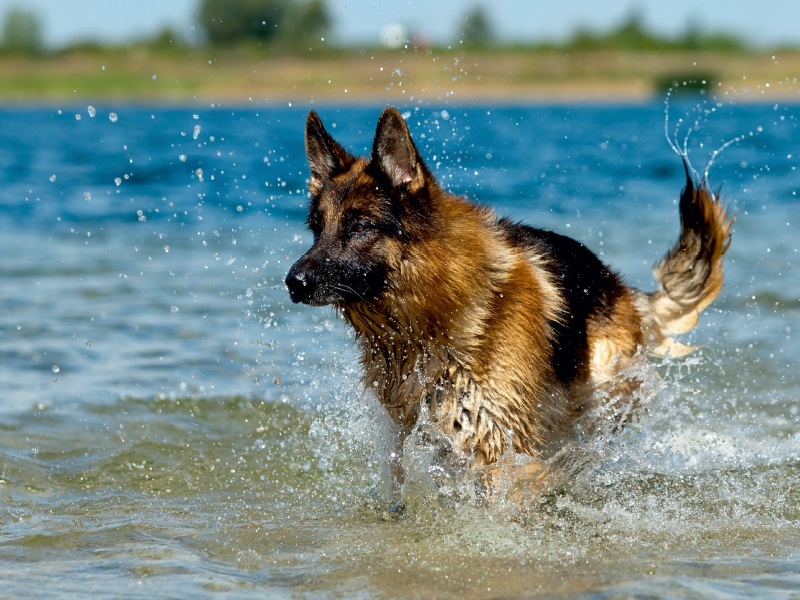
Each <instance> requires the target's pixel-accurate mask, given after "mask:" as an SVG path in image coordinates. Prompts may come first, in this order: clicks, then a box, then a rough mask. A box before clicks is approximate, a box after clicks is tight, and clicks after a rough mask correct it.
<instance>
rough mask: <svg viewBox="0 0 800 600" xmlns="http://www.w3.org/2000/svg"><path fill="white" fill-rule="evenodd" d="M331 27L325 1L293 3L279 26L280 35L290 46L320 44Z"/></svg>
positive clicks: (315, 0)
mask: <svg viewBox="0 0 800 600" xmlns="http://www.w3.org/2000/svg"><path fill="white" fill-rule="evenodd" d="M330 27H331V18H330V16H329V15H328V11H327V9H326V8H325V2H323V0H310V1H309V2H291V3H290V4H289V8H288V9H287V10H286V16H285V17H284V19H283V21H282V22H281V24H280V25H278V34H279V36H280V38H281V40H283V41H284V42H285V43H287V44H289V45H295V44H298V43H301V42H302V43H304V45H306V43H315V42H319V41H320V38H322V37H324V36H325V34H326V33H327V32H328V30H329V29H330Z"/></svg>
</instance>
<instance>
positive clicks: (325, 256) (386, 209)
mask: <svg viewBox="0 0 800 600" xmlns="http://www.w3.org/2000/svg"><path fill="white" fill-rule="evenodd" d="M305 143H306V154H307V155H308V163H309V166H310V167H311V177H310V179H309V185H308V189H309V192H310V194H311V204H310V207H309V211H308V220H307V224H308V227H309V229H311V232H312V233H313V234H314V245H313V246H312V247H311V249H310V250H309V251H308V252H306V254H304V255H303V256H302V257H301V258H300V260H298V261H297V262H296V263H295V264H294V265H293V266H292V268H291V270H290V271H289V274H288V275H287V277H286V285H287V287H288V288H289V295H290V296H291V299H292V301H293V302H303V303H305V304H313V305H323V304H334V305H337V306H344V305H347V304H350V303H353V302H358V301H370V300H374V299H375V298H377V297H379V296H380V295H381V294H382V293H383V292H384V291H385V290H386V288H387V287H388V286H389V285H390V281H391V280H392V274H393V271H395V270H396V269H397V268H399V264H400V262H401V260H402V257H403V256H404V252H405V251H407V250H408V248H409V244H413V243H415V242H418V241H419V240H421V239H424V237H425V236H426V235H428V234H429V233H430V230H431V228H433V227H435V222H433V221H435V220H434V219H432V216H433V215H432V211H433V206H432V194H433V193H434V192H435V191H436V189H437V188H436V183H435V181H434V180H433V177H432V176H431V174H430V172H429V171H428V169H427V168H426V167H425V164H424V163H423V161H422V159H421V158H420V156H419V153H418V152H417V148H416V146H414V142H413V141H412V140H411V135H410V134H409V132H408V127H406V124H405V121H403V118H402V117H401V116H400V113H399V112H397V110H396V109H394V108H387V109H386V110H384V111H383V113H382V114H381V117H380V119H379V120H378V126H377V129H376V131H375V141H374V142H373V146H372V154H371V156H370V158H369V160H367V159H365V158H356V157H354V156H352V155H351V154H350V153H348V152H347V151H346V150H345V149H344V148H343V147H342V146H341V145H340V144H338V143H337V142H336V141H335V140H334V139H333V138H332V137H331V136H330V135H329V134H328V132H327V131H326V130H325V127H324V126H323V125H322V121H321V120H320V118H319V116H317V113H315V112H314V111H311V112H310V113H309V114H308V119H307V120H306V137H305Z"/></svg>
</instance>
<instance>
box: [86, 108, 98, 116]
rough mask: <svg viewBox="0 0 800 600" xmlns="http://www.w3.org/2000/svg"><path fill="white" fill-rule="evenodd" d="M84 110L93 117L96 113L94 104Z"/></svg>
mask: <svg viewBox="0 0 800 600" xmlns="http://www.w3.org/2000/svg"><path fill="white" fill-rule="evenodd" d="M86 112H88V113H89V116H90V117H94V116H95V115H96V114H97V111H96V110H95V109H94V106H90V107H89V108H87V109H86Z"/></svg>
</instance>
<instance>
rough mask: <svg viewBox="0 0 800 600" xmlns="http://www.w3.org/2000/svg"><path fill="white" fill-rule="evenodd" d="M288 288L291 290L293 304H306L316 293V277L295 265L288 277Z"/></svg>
mask: <svg viewBox="0 0 800 600" xmlns="http://www.w3.org/2000/svg"><path fill="white" fill-rule="evenodd" d="M286 287H287V288H289V297H290V298H291V299H292V302H304V301H305V300H307V299H308V298H310V297H311V294H312V293H313V291H314V275H313V274H312V273H311V271H307V270H305V269H303V268H298V267H297V265H294V266H293V267H292V268H291V269H290V270H289V274H288V275H287V276H286Z"/></svg>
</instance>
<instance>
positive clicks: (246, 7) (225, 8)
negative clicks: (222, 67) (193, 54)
mask: <svg viewBox="0 0 800 600" xmlns="http://www.w3.org/2000/svg"><path fill="white" fill-rule="evenodd" d="M286 7H287V2H285V0H200V11H199V14H198V17H199V19H200V25H201V27H202V28H203V29H204V30H205V32H206V35H208V39H209V40H210V41H211V42H212V43H215V44H230V43H233V42H237V41H241V40H243V39H245V38H258V39H270V38H272V37H274V36H275V35H276V34H277V27H278V24H279V23H280V22H281V20H282V19H283V16H284V13H285V12H286Z"/></svg>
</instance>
